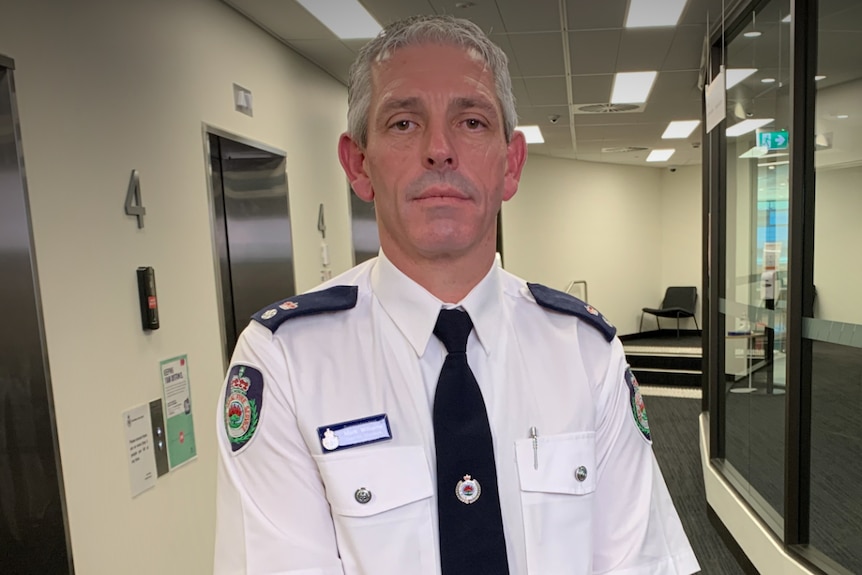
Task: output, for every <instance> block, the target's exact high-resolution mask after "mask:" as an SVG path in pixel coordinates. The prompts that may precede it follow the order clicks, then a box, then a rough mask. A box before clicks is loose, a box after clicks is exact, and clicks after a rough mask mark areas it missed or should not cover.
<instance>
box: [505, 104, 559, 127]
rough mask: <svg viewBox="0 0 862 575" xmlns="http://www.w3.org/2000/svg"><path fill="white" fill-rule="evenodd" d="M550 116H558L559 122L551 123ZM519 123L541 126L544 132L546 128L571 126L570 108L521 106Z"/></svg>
mask: <svg viewBox="0 0 862 575" xmlns="http://www.w3.org/2000/svg"><path fill="white" fill-rule="evenodd" d="M550 116H556V117H557V122H556V123H551V122H550V120H549V119H548V118H549V117H550ZM518 123H519V124H526V125H533V124H535V125H539V126H541V127H542V130H543V131H544V130H545V128H560V127H565V126H568V125H569V107H568V106H538V107H531V106H519V107H518Z"/></svg>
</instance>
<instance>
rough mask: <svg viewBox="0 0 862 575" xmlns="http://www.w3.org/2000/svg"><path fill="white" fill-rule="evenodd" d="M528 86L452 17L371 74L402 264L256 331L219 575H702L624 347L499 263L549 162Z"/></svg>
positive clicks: (392, 41)
mask: <svg viewBox="0 0 862 575" xmlns="http://www.w3.org/2000/svg"><path fill="white" fill-rule="evenodd" d="M506 66H507V63H506V57H505V55H504V54H503V52H502V51H501V50H500V49H499V48H498V47H496V46H495V45H493V44H492V43H491V42H490V41H489V40H488V38H487V37H486V36H485V35H484V34H483V33H482V31H481V30H480V29H479V28H478V27H477V26H475V25H474V24H472V23H470V22H467V21H464V20H456V19H454V18H450V17H438V16H432V17H415V18H411V19H407V20H405V21H401V22H397V23H395V24H392V25H391V26H389V27H387V28H386V30H384V31H383V32H382V33H381V34H380V36H379V37H378V38H377V39H375V40H373V41H372V42H371V43H370V44H369V45H368V46H366V47H365V48H364V49H363V51H362V52H361V53H360V55H359V57H358V59H357V62H356V63H355V64H354V66H353V68H352V69H351V74H350V86H349V96H348V99H349V112H348V124H349V127H348V133H347V134H345V135H343V136H342V137H341V140H340V141H339V148H338V151H339V157H340V159H341V163H342V165H343V167H344V170H345V172H346V173H347V176H348V178H349V180H350V183H351V185H352V187H353V190H354V192H355V193H356V194H357V195H358V196H359V197H360V198H362V199H364V200H366V201H374V203H375V207H376V211H377V221H378V227H379V234H380V244H381V252H380V255H379V257H378V258H376V259H375V260H372V261H369V262H366V263H364V264H361V265H359V266H357V267H356V268H354V269H352V270H350V271H348V272H346V273H344V274H342V275H341V276H339V277H337V278H335V279H333V280H332V281H330V282H328V283H326V284H324V285H323V286H321V287H320V288H319V289H318V290H316V291H314V292H312V293H309V294H304V295H301V296H297V297H294V298H290V299H289V300H285V301H284V302H281V303H278V304H273V305H272V306H270V307H267V308H265V309H264V310H261V312H259V313H258V314H257V315H256V316H255V317H254V321H252V323H251V324H250V325H249V327H248V328H247V329H246V330H245V331H244V332H243V334H242V336H241V338H240V341H239V343H238V344H237V348H236V351H235V354H234V357H233V360H232V364H231V368H230V371H229V373H228V377H227V382H226V387H225V391H224V396H223V397H224V403H223V404H222V405H220V407H219V423H218V426H219V436H220V441H219V444H220V463H219V479H218V480H219V485H218V522H217V523H218V525H217V542H216V560H215V571H216V573H220V574H221V573H223V574H228V573H230V574H235V573H250V574H255V575H257V574H276V573H277V574H280V575H286V574H291V575H312V574H314V575H335V574H339V575H340V574H345V575H358V574H363V575H388V574H393V575H394V574H398V575H407V574H409V575H419V574H428V575H433V574H438V573H442V574H443V575H505V574H506V573H510V574H511V575H525V574H538V575H558V574H559V575H562V574H590V573H620V574H623V573H624V574H625V575H640V574H643V575H647V574H649V575H654V574H680V575H682V574H688V573H693V572H695V571H697V568H698V567H697V561H696V560H695V557H694V555H693V553H692V551H691V549H690V547H689V545H688V541H687V540H686V537H685V534H684V532H683V530H682V527H681V525H680V522H679V519H678V517H677V515H676V512H675V511H674V509H673V505H672V503H671V501H670V497H669V495H668V493H667V489H666V487H665V484H664V481H663V479H662V477H661V473H660V471H659V469H658V467H657V465H656V462H655V459H654V457H653V454H652V450H651V446H650V437H649V428H648V423H647V419H646V413H645V411H644V410H643V405H642V401H641V398H640V395H639V393H638V391H637V382H636V381H635V380H634V378H633V377H632V376H631V372H630V371H629V370H628V369H627V365H626V363H625V358H624V355H623V351H622V346H621V344H620V342H619V340H617V339H616V338H615V337H614V333H615V330H614V329H613V327H612V326H611V325H610V324H609V323H608V322H606V320H604V318H602V317H601V315H600V314H598V312H597V311H596V310H594V309H593V308H591V307H589V306H587V305H586V304H583V302H580V301H579V300H576V299H574V298H571V297H570V296H566V295H565V294H562V293H560V292H555V291H553V290H550V289H548V288H544V287H542V286H538V285H534V284H526V283H525V282H524V281H522V280H520V279H518V278H516V277H514V276H512V275H510V274H508V273H506V272H504V271H503V270H502V269H500V268H499V266H497V265H495V263H494V262H495V238H496V217H497V213H498V211H499V209H500V205H501V203H502V202H503V201H505V200H508V199H509V198H511V197H512V196H513V195H514V194H515V191H516V190H517V186H518V181H519V178H520V174H521V169H522V167H523V165H524V161H525V159H526V144H525V141H524V137H523V135H522V134H520V133H518V132H516V131H514V126H515V111H514V103H513V97H512V93H511V82H510V79H509V75H508V71H507V68H506ZM441 310H443V311H441ZM453 334H454V335H453ZM465 342H466V343H465Z"/></svg>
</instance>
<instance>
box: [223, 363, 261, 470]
mask: <svg viewBox="0 0 862 575" xmlns="http://www.w3.org/2000/svg"><path fill="white" fill-rule="evenodd" d="M262 410H263V374H262V373H261V372H260V371H259V370H257V369H255V368H253V367H251V366H248V365H242V364H239V365H234V366H232V367H231V368H230V371H229V372H228V375H227V389H226V390H225V399H224V430H225V433H226V434H227V439H228V441H229V442H230V448H231V451H232V452H233V453H237V452H239V451H240V450H241V449H242V448H244V447H245V446H246V445H248V444H249V442H250V441H251V440H252V438H254V434H255V432H256V431H257V426H258V423H260V415H261V411H262Z"/></svg>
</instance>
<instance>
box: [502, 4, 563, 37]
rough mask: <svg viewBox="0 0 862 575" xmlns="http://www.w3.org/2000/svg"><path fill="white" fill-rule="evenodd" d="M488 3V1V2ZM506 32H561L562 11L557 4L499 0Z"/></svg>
mask: <svg viewBox="0 0 862 575" xmlns="http://www.w3.org/2000/svg"><path fill="white" fill-rule="evenodd" d="M486 1H487V0H486ZM497 9H498V10H499V11H500V15H501V16H502V17H503V25H504V26H505V28H506V32H509V33H510V34H512V33H518V32H559V31H560V30H562V26H561V25H560V9H559V7H558V6H557V3H556V2H525V1H524V0H497Z"/></svg>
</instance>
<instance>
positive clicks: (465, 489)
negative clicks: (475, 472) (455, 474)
mask: <svg viewBox="0 0 862 575" xmlns="http://www.w3.org/2000/svg"><path fill="white" fill-rule="evenodd" d="M480 495H482V486H481V485H479V482H478V481H476V480H475V479H473V478H472V477H470V476H469V475H465V476H464V479H462V480H461V481H459V482H458V485H456V486H455V497H457V498H458V501H460V502H461V503H465V504H467V505H470V504H471V503H475V502H476V500H477V499H479V496H480Z"/></svg>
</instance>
